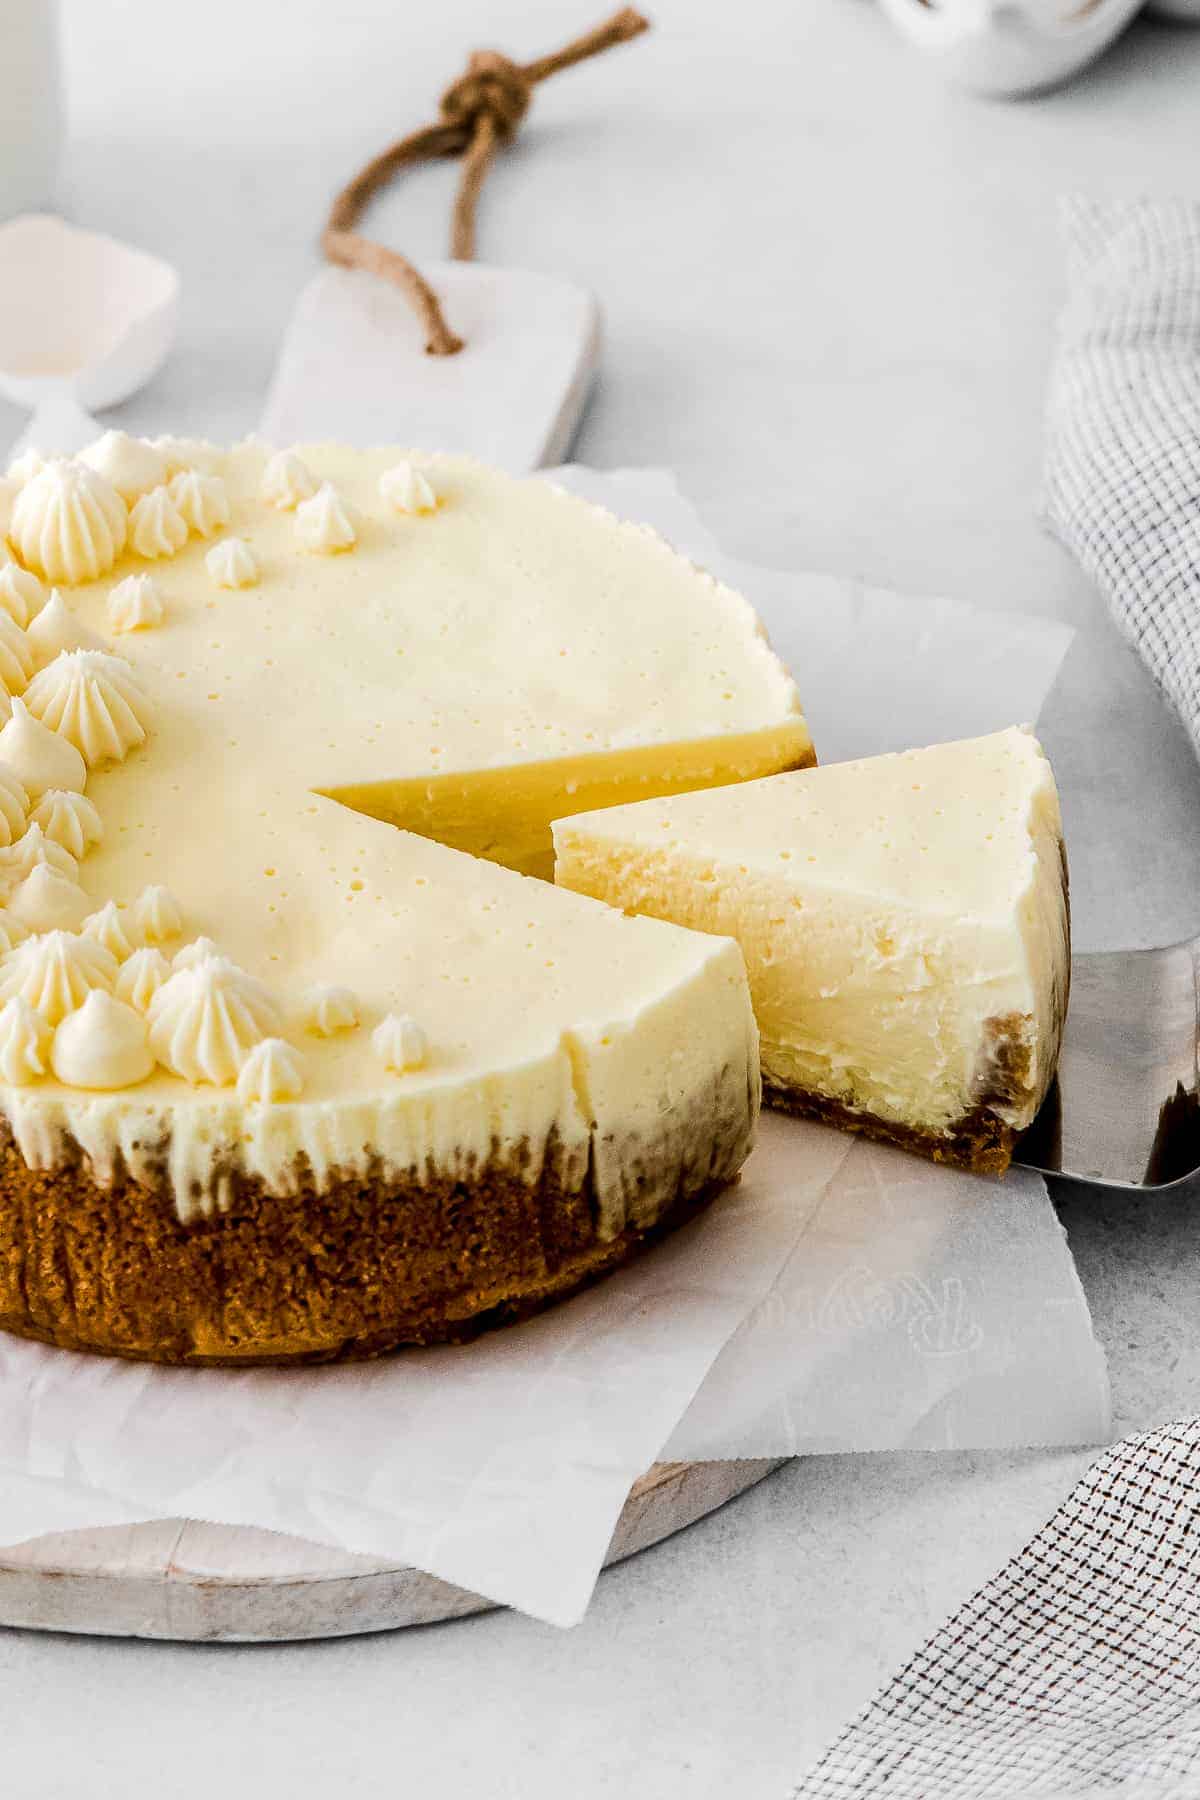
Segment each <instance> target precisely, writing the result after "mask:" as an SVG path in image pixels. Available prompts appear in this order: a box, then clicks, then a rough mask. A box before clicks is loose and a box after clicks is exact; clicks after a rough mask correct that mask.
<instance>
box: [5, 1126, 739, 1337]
mask: <svg viewBox="0 0 1200 1800" xmlns="http://www.w3.org/2000/svg"><path fill="white" fill-rule="evenodd" d="M710 1098H711V1097H710ZM752 1117H753V1115H752V1114H751V1115H749V1116H748V1115H747V1114H746V1113H745V1112H744V1111H743V1112H742V1113H741V1114H740V1116H738V1117H734V1116H733V1114H732V1112H730V1113H729V1114H728V1116H722V1115H721V1113H720V1111H719V1109H718V1111H717V1113H716V1114H715V1115H714V1114H712V1113H710V1115H709V1116H708V1117H707V1118H706V1119H705V1121H704V1123H703V1126H701V1124H700V1121H699V1120H697V1129H696V1130H695V1131H693V1132H692V1133H690V1134H684V1135H685V1137H686V1145H685V1147H684V1148H682V1149H681V1147H680V1137H679V1134H678V1131H676V1134H675V1136H674V1137H673V1138H672V1139H671V1140H670V1141H669V1142H667V1141H664V1143H663V1145H662V1146H660V1147H659V1152H658V1158H657V1161H656V1160H655V1158H654V1156H653V1155H649V1156H648V1155H647V1154H646V1152H645V1150H644V1148H643V1150H642V1152H641V1153H640V1154H639V1155H637V1156H631V1159H630V1168H631V1170H633V1171H634V1173H633V1174H632V1175H631V1183H632V1185H633V1188H634V1192H633V1194H632V1195H631V1196H628V1197H629V1198H631V1200H632V1201H633V1203H632V1204H631V1205H630V1209H629V1216H631V1217H634V1218H639V1219H642V1220H647V1221H650V1222H649V1223H646V1224H644V1225H640V1226H630V1227H628V1228H627V1229H625V1230H623V1231H621V1232H620V1233H619V1234H618V1235H616V1236H613V1237H610V1238H606V1237H602V1236H601V1234H600V1230H599V1219H600V1206H599V1198H598V1195H597V1192H596V1185H595V1176H594V1171H593V1167H592V1162H591V1159H589V1160H588V1161H587V1163H586V1165H581V1159H580V1158H579V1157H578V1155H577V1154H576V1155H575V1156H574V1157H569V1156H568V1155H566V1154H565V1153H564V1152H563V1150H562V1148H561V1146H560V1145H559V1144H558V1143H557V1142H556V1141H554V1140H552V1141H550V1142H549V1143H548V1144H547V1146H546V1150H545V1154H544V1156H543V1157H542V1158H541V1159H540V1162H538V1163H537V1164H535V1160H534V1158H533V1157H532V1156H531V1155H530V1153H529V1147H528V1146H527V1145H526V1146H522V1147H520V1148H519V1149H517V1150H515V1151H514V1152H513V1153H512V1154H510V1155H508V1156H507V1157H501V1156H500V1155H499V1154H498V1153H494V1154H493V1155H492V1157H491V1158H490V1159H489V1160H488V1162H487V1163H486V1165H484V1166H481V1167H479V1168H477V1169H475V1170H473V1171H471V1172H470V1174H469V1176H467V1177H464V1178H460V1179H452V1178H451V1177H449V1176H438V1175H436V1174H434V1173H431V1172H426V1171H421V1172H420V1173H419V1174H418V1173H417V1172H416V1171H410V1172H408V1173H406V1174H395V1173H392V1174H388V1173H385V1172H384V1171H383V1170H379V1171H377V1172H375V1173H374V1174H372V1175H371V1176H370V1177H368V1178H366V1179H362V1178H358V1177H354V1178H346V1179H340V1180H335V1181H334V1182H333V1183H332V1184H330V1185H328V1186H327V1187H325V1188H324V1189H323V1190H319V1189H318V1187H317V1185H316V1184H315V1182H314V1181H313V1180H312V1178H311V1175H309V1174H307V1173H306V1172H305V1171H302V1170H301V1171H298V1186H297V1190H296V1191H295V1192H292V1193H289V1194H286V1195H280V1194H274V1193H271V1192H269V1191H268V1190H267V1189H266V1188H265V1186H264V1184H263V1182H262V1181H261V1180H260V1179H259V1178H257V1177H247V1176H245V1175H239V1174H237V1173H234V1174H232V1175H231V1177H230V1179H229V1183H228V1204H227V1205H226V1206H225V1207H224V1208H223V1209H222V1210H220V1211H214V1212H213V1213H211V1214H209V1215H207V1216H199V1217H195V1218H193V1219H190V1220H189V1221H188V1222H187V1223H184V1222H183V1221H181V1220H180V1218H179V1216H178V1213H177V1211H176V1209H175V1204H174V1200H173V1197H172V1194H171V1191H170V1188H169V1185H168V1184H167V1182H166V1179H165V1173H164V1179H163V1180H162V1181H161V1182H156V1183H155V1184H154V1185H152V1186H146V1185H144V1184H143V1183H142V1182H138V1181H135V1180H134V1179H133V1178H132V1177H131V1176H130V1175H129V1173H128V1171H127V1170H125V1169H124V1168H120V1169H118V1170H117V1171H116V1172H115V1175H114V1179H113V1181H112V1183H111V1184H110V1185H105V1186H101V1185H99V1184H98V1183H97V1182H95V1181H94V1180H93V1179H92V1177H91V1174H90V1172H89V1168H88V1165H87V1162H86V1159H85V1158H84V1156H83V1154H82V1152H81V1151H79V1149H78V1147H77V1146H74V1145H72V1144H70V1143H68V1144H67V1145H65V1146H64V1162H63V1163H62V1164H61V1165H60V1166H58V1167H56V1168H54V1169H53V1170H35V1169H30V1168H29V1167H28V1166H27V1165H26V1163H25V1161H24V1159H23V1157H22V1156H21V1154H20V1151H19V1150H18V1149H17V1146H16V1144H15V1142H14V1140H13V1138H12V1134H11V1132H10V1131H9V1130H8V1129H7V1127H4V1128H3V1130H2V1133H0V1329H3V1330H6V1331H11V1332H15V1333H17V1334H18V1335H20V1336H24V1337H31V1338H36V1339H39V1340H41V1341H42V1342H44V1343H49V1344H55V1345H58V1346H60V1347H62V1348H65V1349H72V1350H89V1351H99V1352H103V1353H105V1354H107V1355H115V1356H124V1357H132V1358H137V1359H141V1360H146V1361H152V1362H164V1363H188V1364H192V1363H198V1364H214V1363H215V1364H234V1365H238V1366H246V1365H250V1364H259V1363H290V1362H306V1363H312V1362H328V1361H334V1360H337V1359H341V1358H358V1357H373V1356H379V1355H381V1354H383V1353H384V1352H386V1351H390V1350H394V1349H397V1348H399V1347H400V1346H402V1345H410V1344H411V1345H418V1344H438V1343H453V1342H461V1341H463V1340H465V1339H469V1338H472V1337H474V1336H476V1335H478V1334H479V1333H480V1332H482V1331H486V1330H490V1329H492V1328H494V1327H495V1326H498V1325H503V1324H506V1323H509V1322H512V1321H515V1320H518V1319H522V1318H526V1317H528V1316H529V1315H531V1314H532V1313H535V1312H538V1311H540V1310H541V1309H542V1308H544V1307H546V1306H549V1305H550V1304H552V1303H553V1302H555V1301H557V1300H560V1299H563V1298H564V1297H565V1296H567V1295H568V1294H570V1293H573V1292H574V1291H576V1290H577V1289H579V1288H581V1287H584V1286H586V1285H588V1284H590V1283H591V1282H594V1281H596V1280H598V1279H600V1278H601V1277H603V1276H604V1275H607V1274H609V1273H610V1272H611V1271H612V1270H614V1269H616V1268H619V1267H620V1266H621V1264H622V1263H625V1262H627V1261H629V1259H630V1258H631V1257H633V1256H634V1255H636V1254H637V1253H638V1252H639V1251H640V1250H642V1249H643V1248H644V1247H646V1246H648V1245H650V1244H652V1243H653V1242H655V1241H656V1240H657V1239H659V1238H661V1237H663V1236H664V1235H665V1234H666V1233H668V1232H670V1231H672V1230H674V1229H675V1228H676V1227H677V1226H679V1225H681V1224H682V1223H684V1222H685V1221H686V1220H688V1219H690V1218H693V1217H694V1216H695V1215H696V1214H697V1213H699V1212H700V1211H702V1210H703V1208H704V1207H705V1206H707V1205H708V1204H709V1202H710V1201H711V1200H712V1199H713V1198H714V1196H715V1195H716V1194H718V1193H719V1192H720V1191H721V1190H722V1189H723V1188H724V1187H726V1186H728V1185H729V1183H730V1182H731V1181H733V1180H735V1179H736V1177H737V1173H738V1170H739V1168H740V1166H741V1163H742V1162H743V1161H744V1159H745V1156H746V1154H747V1153H748V1149H749V1140H750V1129H751V1125H752ZM639 1202H640V1204H639Z"/></svg>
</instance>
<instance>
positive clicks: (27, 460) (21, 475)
mask: <svg viewBox="0 0 1200 1800" xmlns="http://www.w3.org/2000/svg"><path fill="white" fill-rule="evenodd" d="M45 467H46V458H45V457H44V456H43V455H42V453H41V451H40V450H35V449H33V447H32V445H31V446H30V448H29V449H28V450H24V451H22V453H21V455H20V456H14V457H13V460H12V461H11V462H10V463H9V465H8V479H9V481H15V482H16V484H17V486H18V487H24V486H25V483H26V482H27V481H32V480H33V478H34V476H35V475H40V474H41V472H42V470H43V469H44V468H45Z"/></svg>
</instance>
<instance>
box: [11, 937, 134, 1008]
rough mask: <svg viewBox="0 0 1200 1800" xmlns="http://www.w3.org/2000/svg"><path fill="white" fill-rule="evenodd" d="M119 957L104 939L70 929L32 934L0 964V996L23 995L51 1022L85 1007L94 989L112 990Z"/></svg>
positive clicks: (106, 991) (108, 991)
mask: <svg viewBox="0 0 1200 1800" xmlns="http://www.w3.org/2000/svg"><path fill="white" fill-rule="evenodd" d="M116 979H117V963H116V958H115V957H113V956H111V955H110V954H109V952H108V951H107V950H106V949H105V948H104V946H103V944H97V943H95V942H94V941H93V940H92V939H91V938H81V937H76V936H75V934H74V933H73V932H70V931H48V932H46V933H45V934H44V935H43V936H40V937H32V938H29V939H28V940H27V941H26V942H25V943H23V944H21V945H20V946H19V948H18V949H16V950H13V951H10V953H9V954H8V955H7V956H6V957H5V958H4V961H3V963H0V1000H8V999H11V997H12V996H13V995H14V994H19V995H20V996H21V998H22V999H23V1000H27V1001H28V1002H29V1004H30V1006H32V1007H35V1008H36V1009H37V1011H38V1012H40V1013H41V1015H42V1017H43V1018H44V1019H45V1020H46V1022H47V1024H49V1025H57V1024H58V1022H59V1020H60V1019H65V1018H66V1016H67V1014H68V1013H70V1012H74V1011H75V1008H76V1007H77V1006H82V1005H83V1003H84V1001H85V1000H86V999H87V996H88V995H89V994H90V993H91V992H92V989H93V988H103V989H104V991H105V993H111V991H112V987H113V983H114V982H115V981H116Z"/></svg>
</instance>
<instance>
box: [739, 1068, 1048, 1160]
mask: <svg viewBox="0 0 1200 1800" xmlns="http://www.w3.org/2000/svg"><path fill="white" fill-rule="evenodd" d="M763 1104H764V1105H765V1106H771V1107H774V1108H775V1110H776V1111H777V1112H787V1113H792V1114H794V1115H795V1116H796V1117H797V1118H800V1119H815V1120H817V1122H818V1123H819V1124H822V1125H836V1126H837V1128H838V1130H839V1131H852V1132H856V1133H857V1134H858V1135H859V1136H861V1137H869V1138H873V1139H874V1140H875V1141H876V1142H877V1143H880V1144H892V1145H894V1146H895V1147H896V1148H897V1149H899V1150H910V1151H912V1152H914V1153H915V1154H916V1155H917V1156H925V1157H928V1158H929V1159H930V1160H931V1161H932V1162H939V1163H951V1164H953V1165H954V1167H956V1168H959V1169H968V1170H970V1172H971V1173H972V1174H974V1175H1003V1174H1004V1171H1005V1170H1006V1169H1007V1168H1008V1166H1009V1164H1010V1163H1011V1161H1012V1153H1013V1145H1014V1144H1015V1143H1016V1141H1017V1133H1016V1132H1015V1131H1014V1130H1013V1129H1012V1128H1011V1126H1008V1125H1006V1124H1005V1123H1004V1121H1003V1120H1002V1119H998V1118H997V1117H996V1115H995V1113H992V1112H989V1111H988V1110H987V1108H986V1107H983V1106H980V1107H976V1108H975V1109H974V1110H973V1111H972V1112H970V1113H968V1114H967V1115H966V1116H965V1117H964V1118H962V1119H959V1120H958V1121H957V1122H956V1123H955V1124H954V1125H953V1126H952V1128H951V1129H950V1131H948V1132H946V1133H945V1134H940V1133H935V1132H926V1131H918V1130H917V1129H916V1128H915V1127H913V1126H909V1125H894V1124H892V1123H891V1121H890V1120H888V1119H880V1118H878V1117H877V1116H876V1115H875V1114H874V1113H867V1112H856V1111H855V1110H854V1108H853V1107H849V1106H844V1105H843V1104H842V1103H841V1101H839V1100H831V1099H829V1098H828V1097H827V1096H826V1095H824V1094H813V1093H810V1092H808V1091H807V1090H806V1089H802V1088H785V1087H780V1086H778V1085H777V1084H776V1083H774V1082H772V1081H770V1080H769V1079H768V1078H767V1077H766V1076H764V1077H763Z"/></svg>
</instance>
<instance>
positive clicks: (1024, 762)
mask: <svg viewBox="0 0 1200 1800" xmlns="http://www.w3.org/2000/svg"><path fill="white" fill-rule="evenodd" d="M555 848H556V858H557V861H556V879H557V880H558V881H559V882H560V883H561V884H562V885H564V886H567V887H571V888H573V889H575V890H576V891H578V892H581V893H588V894H591V895H593V896H595V897H597V898H603V899H606V900H608V901H609V903H610V904H612V905H614V906H619V907H621V908H623V909H624V910H626V911H628V912H631V913H641V914H647V915H652V916H655V917H658V918H669V919H673V920H675V921H676V922H677V923H680V924H685V925H689V926H691V927H693V928H694V929H698V930H702V931H710V932H714V933H719V934H722V935H727V936H731V937H734V938H736V939H737V941H738V942H739V944H740V945H741V947H742V950H743V953H744V954H745V957H746V963H747V967H748V970H749V974H750V983H751V992H752V995H753V999H754V1005H755V1012H756V1015H757V1018H758V1023H759V1029H760V1032H761V1037H762V1066H763V1080H764V1091H765V1096H766V1098H767V1100H768V1101H769V1102H770V1103H772V1104H775V1105H778V1106H782V1107H784V1108H787V1109H790V1110H793V1111H796V1112H799V1113H802V1114H804V1115H806V1116H811V1117H817V1118H822V1119H825V1120H827V1121H828V1122H830V1123H833V1124H837V1125H839V1126H841V1127H843V1128H848V1129H852V1130H861V1131H865V1132H868V1133H870V1134H871V1135H873V1136H875V1137H878V1138H881V1139H884V1140H886V1141H889V1142H892V1143H896V1144H900V1145H902V1146H903V1147H905V1148H908V1149H913V1150H917V1151H920V1152H922V1153H924V1154H926V1155H929V1156H932V1157H934V1158H935V1159H937V1160H943V1161H947V1162H952V1163H957V1164H959V1165H961V1166H963V1167H966V1168H971V1169H975V1170H980V1171H1001V1170H1003V1169H1004V1168H1005V1167H1007V1165H1008V1162H1009V1160H1010V1159H1011V1155H1012V1149H1013V1144H1014V1142H1015V1140H1016V1138H1017V1136H1018V1135H1019V1134H1020V1132H1021V1131H1022V1130H1024V1129H1025V1128H1026V1126H1028V1125H1029V1124H1030V1123H1031V1122H1032V1120H1033V1118H1034V1116H1035V1115H1036V1113H1037V1110H1038V1108H1039V1106H1040V1105H1041V1102H1042V1100H1043V1099H1044V1097H1045V1094H1046V1092H1047V1089H1048V1087H1049V1084H1050V1082H1051V1080H1052V1078H1053V1074H1054V1069H1055V1065H1056V1062H1057V1058H1058V1052H1059V1047H1060V1043H1061V1038H1062V1030H1063V1023H1064V1019H1065V1015H1066V1006H1067V996H1068V987H1069V978H1070V917H1069V903H1068V883H1067V867H1066V855H1065V850H1064V847H1063V837H1062V820H1061V813H1060V809H1059V803H1058V795H1057V791H1056V788H1055V784H1054V778H1053V774H1052V772H1051V769H1050V765H1049V763H1048V761H1047V759H1046V757H1045V754H1044V752H1043V751H1042V749H1041V747H1040V745H1039V744H1038V743H1037V740H1036V738H1035V737H1034V736H1033V735H1032V733H1031V732H1029V731H1027V730H1024V729H1020V728H1014V729H1012V730H1010V731H1005V732H1000V733H995V734H992V735H990V736H988V737H985V738H979V739H972V740H967V741H965V742H962V743H957V744H949V745H937V746H933V747H931V748H929V749H924V750H915V751H909V752H904V753H901V754H898V755H893V756H883V757H875V758H871V759H868V760H865V761H861V762H857V763H844V764H831V765H826V766H825V767H823V768H821V769H812V770H808V771H805V772H802V773H798V774H784V775H779V776H775V777H771V778H769V779H767V780H765V781H761V782H756V783H752V784H750V785H749V786H748V787H746V788H743V789H740V790H738V792H737V794H736V796H735V795H733V794H729V795H726V796H722V795H720V794H716V793H714V794H710V795H705V794H696V795H691V796H685V797H681V798H679V799H674V800H663V801H651V802H647V803H644V804H641V805H635V806H630V807H624V808H618V809H617V810H616V811H614V812H612V813H604V814H592V815H589V816H586V817H576V818H568V819H564V820H561V821H559V822H558V823H557V824H556V826H555Z"/></svg>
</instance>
